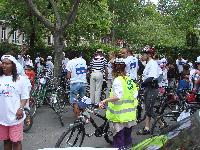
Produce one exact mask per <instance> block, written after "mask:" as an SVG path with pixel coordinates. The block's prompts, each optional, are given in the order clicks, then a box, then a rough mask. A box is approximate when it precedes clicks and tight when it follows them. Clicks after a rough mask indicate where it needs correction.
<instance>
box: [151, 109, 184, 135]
mask: <svg viewBox="0 0 200 150" xmlns="http://www.w3.org/2000/svg"><path fill="white" fill-rule="evenodd" d="M176 115H177V116H178V114H177V113H174V112H168V113H164V114H162V115H160V116H159V117H158V118H157V119H155V120H154V121H153V123H152V127H151V134H152V135H161V134H162V133H163V131H164V130H165V129H166V128H167V127H168V126H172V125H173V124H175V123H176V121H175V120H174V117H176ZM179 115H180V113H179ZM171 119H172V120H171ZM160 122H162V123H164V126H162V127H161V126H160V124H159V123H160Z"/></svg>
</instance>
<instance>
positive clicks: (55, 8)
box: [26, 0, 80, 76]
mask: <svg viewBox="0 0 200 150" xmlns="http://www.w3.org/2000/svg"><path fill="white" fill-rule="evenodd" d="M26 2H27V4H28V6H29V8H30V9H31V11H32V13H33V14H34V15H35V16H36V17H37V19H38V20H39V21H40V22H41V23H42V24H44V26H45V27H46V28H47V29H49V30H50V31H51V33H52V34H53V37H54V54H55V55H54V65H55V69H54V72H55V76H59V74H60V72H61V67H60V65H61V61H62V58H63V55H62V51H63V49H64V46H65V43H64V35H63V33H64V31H65V30H66V28H68V27H69V25H70V24H72V23H73V22H74V20H75V17H76V14H77V10H78V6H79V3H80V0H73V1H69V2H66V3H61V2H57V1H54V0H49V1H48V3H46V5H48V7H47V8H52V9H51V11H52V12H50V11H48V12H47V13H49V14H47V15H46V16H45V15H43V14H42V13H41V11H40V10H39V9H38V8H40V6H39V5H37V4H41V1H39V2H38V3H37V4H34V3H33V1H32V0H26ZM66 6H70V9H68V13H66V12H65V13H66V14H65V16H62V15H61V14H60V10H63V8H64V7H66ZM59 7H60V8H59ZM43 11H44V10H43ZM47 17H48V18H47Z"/></svg>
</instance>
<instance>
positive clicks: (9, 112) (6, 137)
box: [0, 55, 29, 150]
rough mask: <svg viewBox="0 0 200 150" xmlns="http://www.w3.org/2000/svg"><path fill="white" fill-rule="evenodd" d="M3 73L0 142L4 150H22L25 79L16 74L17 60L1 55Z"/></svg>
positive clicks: (1, 77)
mask: <svg viewBox="0 0 200 150" xmlns="http://www.w3.org/2000/svg"><path fill="white" fill-rule="evenodd" d="M1 60H2V68H3V72H1V74H0V83H1V84H0V141H2V140H3V141H4V149H13V150H22V143H21V141H22V140H23V121H24V119H25V114H24V112H23V110H24V107H25V105H26V102H27V100H28V99H29V87H28V85H27V84H26V81H25V78H24V77H23V76H20V75H18V74H17V67H16V64H17V60H16V59H15V58H14V57H13V56H11V55H3V56H2V58H1Z"/></svg>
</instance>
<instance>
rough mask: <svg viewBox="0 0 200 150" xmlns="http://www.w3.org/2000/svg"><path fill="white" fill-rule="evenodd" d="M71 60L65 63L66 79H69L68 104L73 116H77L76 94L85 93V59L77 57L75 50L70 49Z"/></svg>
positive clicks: (83, 94)
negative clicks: (70, 106)
mask: <svg viewBox="0 0 200 150" xmlns="http://www.w3.org/2000/svg"><path fill="white" fill-rule="evenodd" d="M70 55H71V56H70V57H71V58H72V59H71V60H69V62H68V63H67V79H70V104H71V105H72V106H73V109H74V114H75V116H77V117H78V116H79V113H80V111H79V108H78V103H77V101H75V100H77V95H79V96H80V97H81V98H82V97H83V96H85V93H86V83H87V80H86V72H87V65H86V61H85V60H84V59H83V58H82V57H79V53H78V52H77V51H72V52H71V54H70Z"/></svg>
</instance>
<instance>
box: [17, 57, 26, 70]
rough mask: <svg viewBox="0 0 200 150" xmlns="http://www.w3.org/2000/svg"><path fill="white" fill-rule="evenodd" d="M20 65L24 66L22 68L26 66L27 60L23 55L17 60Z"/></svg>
mask: <svg viewBox="0 0 200 150" xmlns="http://www.w3.org/2000/svg"><path fill="white" fill-rule="evenodd" d="M17 61H18V63H19V64H21V65H22V67H24V66H25V60H24V57H23V56H21V55H18V59H17Z"/></svg>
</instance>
